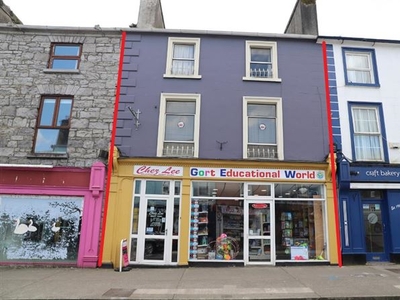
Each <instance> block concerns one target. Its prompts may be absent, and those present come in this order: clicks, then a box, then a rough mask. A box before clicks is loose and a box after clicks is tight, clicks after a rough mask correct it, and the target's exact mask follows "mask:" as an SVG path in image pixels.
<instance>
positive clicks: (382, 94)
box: [320, 37, 400, 264]
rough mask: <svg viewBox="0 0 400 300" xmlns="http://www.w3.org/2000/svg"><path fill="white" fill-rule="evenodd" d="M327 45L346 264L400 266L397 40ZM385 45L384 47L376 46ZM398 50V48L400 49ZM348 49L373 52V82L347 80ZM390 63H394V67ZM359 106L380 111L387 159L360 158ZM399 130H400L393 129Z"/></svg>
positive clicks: (345, 40)
mask: <svg viewBox="0 0 400 300" xmlns="http://www.w3.org/2000/svg"><path fill="white" fill-rule="evenodd" d="M323 40H325V41H326V43H327V56H328V57H327V61H328V70H329V91H330V100H331V105H330V106H331V115H332V119H333V120H332V123H333V124H332V126H333V128H332V129H333V130H332V131H333V140H334V143H335V145H336V149H337V181H338V204H339V206H338V207H339V216H340V236H341V249H342V257H343V261H344V264H346V263H365V262H369V261H371V262H373V261H379V262H385V261H390V262H399V261H400V164H399V162H398V159H397V157H398V150H397V149H398V145H397V143H391V141H397V140H398V130H397V128H398V126H397V125H396V124H398V122H397V117H395V116H396V111H397V104H396V103H395V102H394V101H393V99H395V98H396V95H397V93H398V92H397V90H398V88H397V84H393V83H392V82H391V80H390V78H392V76H391V75H390V74H391V73H392V70H393V69H395V68H393V66H392V62H393V61H394V60H393V59H392V58H391V57H396V56H398V55H399V51H398V48H397V47H396V46H397V45H398V42H397V41H382V40H380V41H379V40H364V39H352V38H334V37H325V38H320V41H323ZM375 44H379V46H375ZM395 45H396V46H395ZM345 50H347V51H354V52H356V53H361V54H363V53H371V66H372V69H373V72H372V77H373V79H372V83H368V84H364V83H353V82H350V81H349V79H348V76H347V72H346V70H347V66H346V62H345ZM389 60H390V63H389ZM353 106H360V107H366V108H369V107H374V108H376V112H377V116H378V117H377V118H378V120H379V121H380V124H379V133H380V135H381V136H382V143H381V147H380V148H381V153H382V158H381V160H380V161H379V160H376V161H373V160H367V159H360V158H358V157H357V153H356V150H355V143H354V141H355V138H354V136H355V134H354V131H355V130H354V121H353V116H352V115H351V108H352V107H353ZM393 128H396V129H395V130H393Z"/></svg>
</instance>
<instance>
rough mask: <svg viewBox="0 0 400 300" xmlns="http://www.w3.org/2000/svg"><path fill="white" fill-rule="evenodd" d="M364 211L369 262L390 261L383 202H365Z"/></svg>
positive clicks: (363, 202)
mask: <svg viewBox="0 0 400 300" xmlns="http://www.w3.org/2000/svg"><path fill="white" fill-rule="evenodd" d="M362 210H363V223H364V238H365V249H366V259H367V261H370V262H371V261H379V262H383V261H389V252H388V248H389V247H388V246H387V245H388V243H387V240H388V238H387V234H388V231H387V230H386V229H387V228H386V218H385V211H384V208H383V205H382V200H363V201H362Z"/></svg>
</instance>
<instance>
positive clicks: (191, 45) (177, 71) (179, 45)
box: [164, 38, 201, 78]
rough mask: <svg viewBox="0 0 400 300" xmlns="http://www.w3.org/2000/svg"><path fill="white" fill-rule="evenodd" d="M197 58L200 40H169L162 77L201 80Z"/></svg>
mask: <svg viewBox="0 0 400 300" xmlns="http://www.w3.org/2000/svg"><path fill="white" fill-rule="evenodd" d="M199 57H200V39H197V38H196V39H195V38H169V40H168V54H167V66H166V71H165V75H164V77H180V78H201V76H200V75H199Z"/></svg>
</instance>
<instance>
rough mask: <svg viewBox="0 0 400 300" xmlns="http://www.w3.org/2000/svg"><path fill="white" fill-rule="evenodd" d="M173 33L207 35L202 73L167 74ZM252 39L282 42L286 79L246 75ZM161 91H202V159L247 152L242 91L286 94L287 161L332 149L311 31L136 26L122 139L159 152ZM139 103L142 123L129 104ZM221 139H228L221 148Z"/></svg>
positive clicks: (127, 64)
mask: <svg viewBox="0 0 400 300" xmlns="http://www.w3.org/2000/svg"><path fill="white" fill-rule="evenodd" d="M169 37H183V38H200V39H201V46H200V64H199V73H200V75H201V79H176V78H164V77H163V75H164V74H165V68H166V59H167V48H168V38H169ZM246 41H268V42H277V53H278V68H279V69H278V71H279V78H281V82H265V81H245V80H243V77H244V76H245V65H246V61H245V50H246V46H245V45H246ZM161 93H197V94H201V111H200V137H199V157H198V158H199V159H232V160H240V159H243V97H244V96H260V97H280V98H282V110H283V141H284V161H306V162H307V161H309V162H321V161H324V160H325V157H326V155H327V154H328V153H329V142H328V134H327V133H328V131H327V122H326V105H325V92H324V77H323V60H322V50H321V45H318V44H316V40H315V39H313V38H310V37H304V36H300V35H299V36H293V35H290V36H285V35H271V36H268V35H266V36H260V35H255V34H253V35H248V36H246V35H234V34H226V35H219V34H210V33H200V32H197V33H194V32H193V33H191V34H189V33H187V34H182V33H177V32H173V31H160V32H151V33H150V32H140V31H138V32H129V33H128V34H127V40H126V47H125V56H124V65H123V76H122V86H121V94H120V104H119V114H118V123H117V133H116V146H117V147H118V148H119V150H120V151H121V155H122V156H125V157H155V156H156V154H157V153H156V149H157V136H158V120H159V108H160V95H161ZM129 106H130V107H132V108H133V109H134V110H136V109H140V111H141V118H140V123H141V125H140V127H139V128H138V129H137V130H136V127H135V125H134V120H133V118H132V114H131V113H130V111H129V109H128V107H129ZM216 141H221V142H222V141H227V143H226V144H224V146H223V150H220V147H219V144H218V143H217V142H216Z"/></svg>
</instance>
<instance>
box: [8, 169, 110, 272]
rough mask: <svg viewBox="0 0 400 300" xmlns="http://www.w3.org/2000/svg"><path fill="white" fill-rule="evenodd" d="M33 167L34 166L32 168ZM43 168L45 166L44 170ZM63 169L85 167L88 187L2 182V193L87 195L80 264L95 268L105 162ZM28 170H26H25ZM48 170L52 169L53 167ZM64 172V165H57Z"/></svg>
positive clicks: (97, 253) (82, 225)
mask: <svg viewBox="0 0 400 300" xmlns="http://www.w3.org/2000/svg"><path fill="white" fill-rule="evenodd" d="M30 170H31V171H34V169H32V168H30ZM40 171H41V172H42V171H43V170H40ZM62 171H63V172H75V171H78V172H79V171H82V172H87V173H88V176H90V184H89V186H88V187H86V188H77V187H68V186H58V187H57V186H48V185H45V184H44V185H40V186H27V185H24V186H17V185H0V194H12V195H46V196H79V197H83V198H84V203H83V215H82V224H81V233H80V241H79V253H78V261H77V266H78V267H86V268H95V267H96V266H97V259H98V255H99V239H100V224H101V216H102V205H103V198H104V183H105V174H106V171H105V165H104V164H103V163H101V162H96V163H94V164H93V166H92V167H91V168H90V173H89V170H88V169H77V168H62ZM21 172H26V170H21ZM48 172H52V171H51V169H50V170H48ZM57 172H60V168H57Z"/></svg>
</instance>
